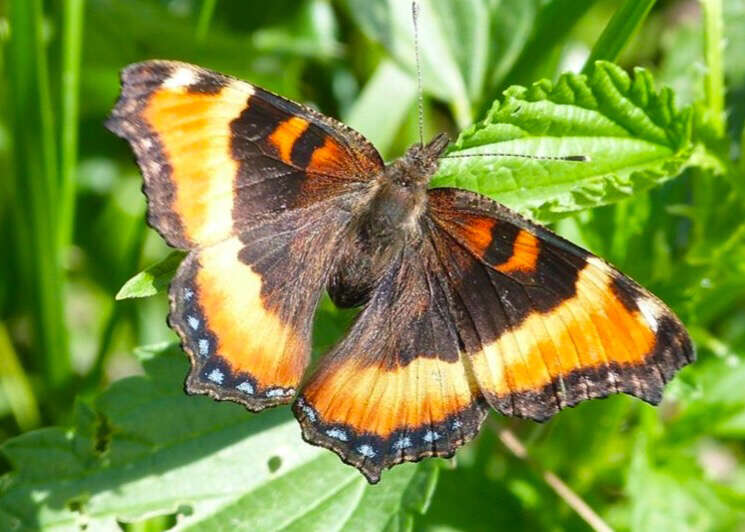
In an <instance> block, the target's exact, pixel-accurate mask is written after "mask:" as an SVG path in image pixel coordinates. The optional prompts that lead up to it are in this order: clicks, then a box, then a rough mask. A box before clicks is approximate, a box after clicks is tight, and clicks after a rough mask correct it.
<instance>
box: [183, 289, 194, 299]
mask: <svg viewBox="0 0 745 532" xmlns="http://www.w3.org/2000/svg"><path fill="white" fill-rule="evenodd" d="M193 295H194V292H192V290H191V288H184V301H189V300H190V299H191V298H192V296H193Z"/></svg>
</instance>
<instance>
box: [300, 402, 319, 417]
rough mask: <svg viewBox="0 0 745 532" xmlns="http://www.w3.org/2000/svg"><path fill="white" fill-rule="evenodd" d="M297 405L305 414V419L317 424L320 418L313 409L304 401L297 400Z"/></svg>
mask: <svg viewBox="0 0 745 532" xmlns="http://www.w3.org/2000/svg"><path fill="white" fill-rule="evenodd" d="M297 405H298V406H299V407H300V409H301V410H302V411H303V412H304V413H305V417H307V418H308V419H309V420H310V421H311V423H315V422H316V420H317V419H318V416H316V413H315V412H314V411H313V409H312V408H311V407H310V406H308V405H307V404H306V402H305V401H303V399H298V400H297Z"/></svg>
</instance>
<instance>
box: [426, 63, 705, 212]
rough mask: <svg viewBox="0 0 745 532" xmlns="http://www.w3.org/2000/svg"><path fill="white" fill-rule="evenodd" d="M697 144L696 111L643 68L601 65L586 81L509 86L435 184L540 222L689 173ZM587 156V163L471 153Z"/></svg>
mask: <svg viewBox="0 0 745 532" xmlns="http://www.w3.org/2000/svg"><path fill="white" fill-rule="evenodd" d="M692 151H693V145H692V141H691V112H690V110H688V109H685V110H682V111H681V110H678V109H676V107H675V104H674V95H673V93H672V91H670V90H669V89H662V90H660V91H657V90H655V88H654V83H653V80H652V76H651V75H650V74H649V72H647V71H646V70H643V69H637V70H636V71H635V75H634V77H633V79H632V78H630V77H629V76H628V75H627V74H626V72H624V71H623V70H622V69H621V68H620V67H618V66H616V65H613V64H612V63H607V62H602V61H601V62H598V63H596V68H595V69H594V70H593V72H592V74H591V75H590V77H589V78H588V77H585V76H583V75H578V74H564V75H563V76H561V77H560V78H559V80H558V81H557V82H556V83H555V84H552V83H550V82H549V81H546V80H543V81H540V82H537V83H534V84H533V85H532V86H531V87H529V88H525V87H519V86H513V87H511V88H509V89H508V90H507V91H505V93H504V100H503V101H501V102H500V101H497V102H495V103H494V105H493V107H492V109H491V111H490V112H489V113H488V115H487V117H486V118H485V119H484V120H483V121H482V122H479V123H477V124H475V125H474V126H472V127H470V128H468V129H467V130H465V131H464V132H463V133H461V135H460V137H459V138H458V139H457V141H456V142H455V145H454V150H452V151H451V152H450V154H449V155H469V157H463V158H450V159H448V158H446V159H444V160H443V161H442V163H441V166H440V170H439V172H438V173H437V174H436V175H435V177H434V178H433V179H432V182H431V184H432V186H433V187H443V186H454V187H461V188H466V189H470V190H474V191H476V192H480V193H481V194H484V195H487V196H490V197H492V198H494V199H497V200H498V201H500V202H502V203H505V204H506V205H508V206H510V207H512V208H514V209H516V210H518V211H521V212H523V213H526V214H529V215H531V216H533V217H535V218H538V219H543V220H551V219H555V218H557V217H559V216H561V215H564V214H566V213H569V212H573V211H578V210H582V209H587V208H590V207H596V206H599V205H604V204H608V203H612V202H615V201H618V200H620V199H623V198H627V197H629V196H631V195H632V194H635V193H638V192H641V191H643V190H646V189H648V188H650V187H652V186H654V185H657V184H659V183H662V182H664V181H666V180H668V179H670V178H672V177H674V176H675V175H677V174H678V173H679V172H680V171H681V169H682V168H683V167H684V166H685V164H686V162H687V161H688V159H689V157H690V155H691V153H692ZM490 153H492V154H493V153H516V154H526V155H534V156H541V157H562V156H569V155H584V156H587V157H589V158H590V161H589V162H567V161H556V160H531V159H525V158H518V157H495V156H478V157H472V156H470V155H479V154H490Z"/></svg>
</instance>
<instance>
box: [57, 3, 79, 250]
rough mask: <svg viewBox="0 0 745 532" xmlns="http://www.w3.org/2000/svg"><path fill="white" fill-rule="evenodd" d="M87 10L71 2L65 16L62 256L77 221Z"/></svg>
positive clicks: (60, 226)
mask: <svg viewBox="0 0 745 532" xmlns="http://www.w3.org/2000/svg"><path fill="white" fill-rule="evenodd" d="M84 6H85V0H67V1H65V2H64V5H63V10H64V11H63V15H62V83H61V86H60V89H61V93H62V97H61V103H62V117H61V125H60V138H61V158H60V180H61V184H60V213H59V225H58V230H59V232H58V236H59V242H60V244H59V245H60V252H61V253H63V254H64V253H65V252H66V250H67V247H68V246H69V244H70V242H71V240H72V232H73V223H74V217H75V183H76V176H77V174H76V170H77V157H78V106H79V90H80V52H81V47H82V41H83V8H84ZM63 263H64V260H63Z"/></svg>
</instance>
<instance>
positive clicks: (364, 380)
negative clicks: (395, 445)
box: [303, 357, 473, 438]
mask: <svg viewBox="0 0 745 532" xmlns="http://www.w3.org/2000/svg"><path fill="white" fill-rule="evenodd" d="M303 393H304V396H305V398H306V400H307V401H308V402H309V403H310V404H312V405H313V408H315V410H316V411H317V412H318V414H319V415H320V416H321V418H322V419H323V421H324V422H325V423H341V424H344V425H347V426H351V427H352V428H354V429H355V430H357V431H358V432H359V433H373V434H376V435H378V436H381V437H384V438H385V437H387V436H388V435H390V434H391V433H392V432H394V431H395V430H397V429H401V428H404V427H408V428H412V429H413V428H417V427H421V426H423V425H425V426H426V425H428V424H430V423H438V422H440V421H442V420H444V419H445V418H447V417H448V416H450V415H452V414H455V413H458V412H459V411H461V410H463V409H465V408H466V407H468V406H469V405H470V404H471V403H472V401H473V393H472V391H471V385H470V384H469V382H468V379H467V377H466V374H465V371H464V368H463V364H462V362H460V361H458V362H454V363H448V362H444V361H442V360H440V359H437V358H424V357H419V358H417V359H415V360H413V361H412V362H411V363H409V364H407V365H405V366H400V367H397V368H395V369H393V370H387V369H384V368H381V367H378V366H368V367H361V366H360V365H359V364H358V363H357V362H356V361H354V360H349V361H347V362H345V363H343V364H342V365H341V366H336V367H331V368H328V370H327V371H326V372H325V374H321V375H316V376H314V378H313V380H312V381H311V383H309V385H308V387H307V388H306V389H305V390H304V392H303Z"/></svg>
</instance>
